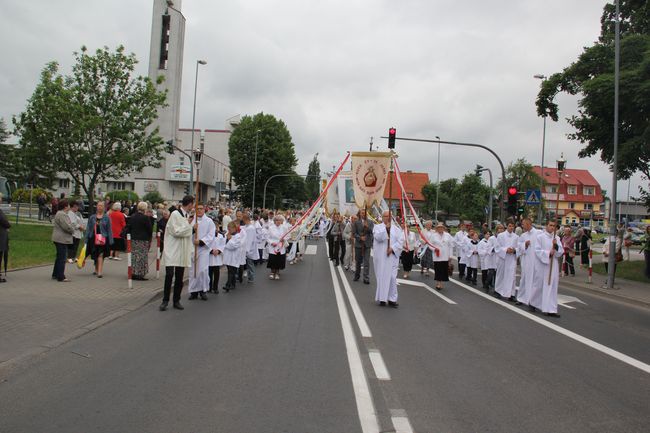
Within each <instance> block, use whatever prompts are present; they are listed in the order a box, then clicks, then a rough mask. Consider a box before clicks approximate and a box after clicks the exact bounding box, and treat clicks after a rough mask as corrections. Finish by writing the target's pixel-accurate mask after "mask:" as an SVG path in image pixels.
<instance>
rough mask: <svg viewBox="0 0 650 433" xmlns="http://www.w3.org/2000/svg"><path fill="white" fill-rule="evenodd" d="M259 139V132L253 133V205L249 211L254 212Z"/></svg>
mask: <svg viewBox="0 0 650 433" xmlns="http://www.w3.org/2000/svg"><path fill="white" fill-rule="evenodd" d="M259 138H260V130H259V129H258V130H257V131H255V162H254V163H253V204H252V206H251V209H253V212H255V178H256V177H257V143H258V141H259Z"/></svg>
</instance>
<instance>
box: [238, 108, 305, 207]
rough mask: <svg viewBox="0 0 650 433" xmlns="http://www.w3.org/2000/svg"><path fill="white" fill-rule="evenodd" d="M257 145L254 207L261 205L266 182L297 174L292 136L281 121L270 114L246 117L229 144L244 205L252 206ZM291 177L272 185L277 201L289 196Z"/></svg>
mask: <svg viewBox="0 0 650 433" xmlns="http://www.w3.org/2000/svg"><path fill="white" fill-rule="evenodd" d="M256 140H258V142H257V167H256V168H257V173H255V205H256V206H261V205H262V194H263V192H264V183H265V182H266V181H267V180H268V179H269V178H270V177H271V176H273V175H275V174H290V173H294V174H295V167H296V165H297V164H298V160H297V159H296V154H295V150H294V144H293V142H292V141H291V134H290V133H289V130H288V129H287V126H286V125H285V123H284V122H283V121H282V120H279V119H276V118H275V116H273V115H271V114H264V113H258V114H256V115H254V116H244V117H243V118H242V119H241V123H240V124H239V126H238V127H237V128H236V129H235V130H234V131H233V133H232V135H231V136H230V141H229V142H228V156H229V158H230V169H231V172H232V178H233V181H234V182H235V184H236V185H237V190H238V193H239V195H240V197H241V199H242V202H243V203H244V205H245V206H250V205H251V204H252V198H253V170H254V168H255V167H254V166H255V142H256ZM291 179H292V177H279V178H275V179H273V180H272V181H271V182H269V185H268V188H267V195H268V194H276V195H277V196H278V198H280V197H282V196H283V195H285V194H286V192H287V189H288V188H289V187H290V186H291V184H292V180H291Z"/></svg>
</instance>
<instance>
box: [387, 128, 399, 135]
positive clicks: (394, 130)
mask: <svg viewBox="0 0 650 433" xmlns="http://www.w3.org/2000/svg"><path fill="white" fill-rule="evenodd" d="M396 132H397V130H396V129H395V128H390V129H389V130H388V135H393V136H394V135H395V133H396Z"/></svg>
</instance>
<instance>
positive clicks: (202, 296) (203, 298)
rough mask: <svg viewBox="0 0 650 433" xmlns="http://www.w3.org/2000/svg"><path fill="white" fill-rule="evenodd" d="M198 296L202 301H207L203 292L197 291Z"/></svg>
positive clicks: (206, 296)
mask: <svg viewBox="0 0 650 433" xmlns="http://www.w3.org/2000/svg"><path fill="white" fill-rule="evenodd" d="M199 296H200V297H201V300H202V301H207V300H208V295H206V294H205V292H201V293H199Z"/></svg>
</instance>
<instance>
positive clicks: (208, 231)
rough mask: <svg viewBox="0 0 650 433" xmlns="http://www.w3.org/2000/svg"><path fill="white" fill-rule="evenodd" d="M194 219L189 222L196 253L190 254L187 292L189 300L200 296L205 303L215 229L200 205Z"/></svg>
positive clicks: (200, 204)
mask: <svg viewBox="0 0 650 433" xmlns="http://www.w3.org/2000/svg"><path fill="white" fill-rule="evenodd" d="M194 218H195V220H194V221H191V223H192V225H193V226H194V234H193V235H192V241H193V243H194V248H196V253H193V254H192V266H190V283H189V286H188V291H189V292H190V300H192V299H196V298H198V297H199V296H201V299H202V300H204V301H207V300H208V297H207V295H206V292H208V291H209V290H210V268H209V266H210V252H211V251H212V240H213V239H214V233H215V231H216V227H215V226H214V221H212V218H210V217H208V216H207V215H206V214H205V207H204V206H203V204H202V203H199V204H197V205H196V216H195V217H194ZM195 267H196V270H195V269H194V268H195Z"/></svg>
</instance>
